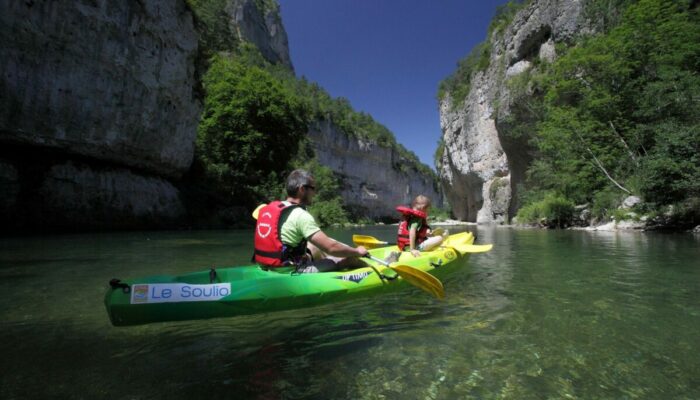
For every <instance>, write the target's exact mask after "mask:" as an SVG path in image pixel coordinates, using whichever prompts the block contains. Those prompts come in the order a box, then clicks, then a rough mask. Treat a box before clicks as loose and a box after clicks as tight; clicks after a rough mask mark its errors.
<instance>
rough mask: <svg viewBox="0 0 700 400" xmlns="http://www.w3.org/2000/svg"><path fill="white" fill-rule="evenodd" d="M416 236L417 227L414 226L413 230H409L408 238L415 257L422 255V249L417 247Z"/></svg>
mask: <svg viewBox="0 0 700 400" xmlns="http://www.w3.org/2000/svg"><path fill="white" fill-rule="evenodd" d="M416 236H417V232H416V227H415V226H413V227H411V230H410V231H408V239H409V240H410V246H411V254H413V256H414V257H418V256H419V255H420V251H418V249H416Z"/></svg>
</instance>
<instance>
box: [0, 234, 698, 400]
mask: <svg viewBox="0 0 700 400" xmlns="http://www.w3.org/2000/svg"><path fill="white" fill-rule="evenodd" d="M459 229H460V228H457V229H454V228H451V230H453V231H455V230H459ZM461 229H462V230H463V229H465V228H461ZM469 229H471V230H473V231H474V232H476V233H477V243H493V244H494V248H493V250H492V251H491V252H489V253H486V254H475V255H473V256H471V258H470V259H469V261H468V263H466V265H465V266H464V267H463V268H461V269H459V270H458V271H456V272H454V273H452V274H451V275H449V276H447V277H444V278H443V279H442V280H443V283H444V285H445V291H446V294H447V298H446V300H445V301H438V300H434V299H432V298H431V297H430V296H428V295H426V294H425V293H423V292H421V291H419V290H418V289H414V288H412V287H407V288H406V290H403V291H399V292H396V293H391V294H387V295H382V296H378V297H371V298H365V299H359V300H356V301H348V302H343V303H338V304H332V305H328V306H323V307H316V308H310V309H305V310H301V311H289V312H277V313H269V314H263V315H256V316H246V317H237V318H229V319H215V320H203V321H188V322H178V323H160V324H152V325H144V326H136V327H121V328H115V327H112V326H111V325H110V323H109V320H108V318H107V314H106V312H105V309H104V306H103V297H104V293H105V291H106V290H107V282H108V281H109V279H111V278H113V277H118V278H122V279H123V278H130V277H138V276H145V275H156V274H179V273H185V272H191V271H195V270H201V269H206V268H209V267H211V266H212V265H213V266H231V265H243V264H246V263H248V260H249V259H250V252H251V244H252V233H251V232H250V231H196V232H135V233H134V232H129V233H110V234H84V235H61V236H46V237H22V238H4V239H0V302H1V303H0V304H2V309H1V310H0V350H1V352H0V373H1V378H0V379H1V382H0V398H3V399H25V398H42V399H43V398H84V399H95V398H110V399H151V398H168V399H194V398H207V399H225V398H231V399H245V398H259V399H287V398H289V399H292V398H311V399H468V398H475V399H550V398H551V399H564V398H569V399H577V398H578V399H597V398H606V399H634V398H643V399H671V398H673V399H698V398H700V356H699V354H700V335H699V332H700V235H693V234H659V233H625V232H620V233H609V232H580V231H541V230H514V229H508V228H482V227H478V228H477V227H470V228H469ZM328 232H329V233H330V234H331V235H332V236H334V237H336V238H338V239H341V240H345V241H348V242H349V241H350V237H351V235H352V234H353V233H364V234H370V235H374V236H377V237H379V238H382V239H387V240H391V239H392V235H393V234H394V232H395V227H390V226H387V227H372V228H362V229H361V230H360V228H355V229H352V230H348V229H345V230H330V231H328Z"/></svg>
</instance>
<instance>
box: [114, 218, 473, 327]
mask: <svg viewBox="0 0 700 400" xmlns="http://www.w3.org/2000/svg"><path fill="white" fill-rule="evenodd" d="M473 241H474V237H473V235H472V234H471V233H470V232H464V233H460V234H456V235H453V236H450V237H449V238H448V240H447V241H446V243H445V246H444V247H440V248H438V249H435V250H433V251H429V252H423V253H422V254H421V256H420V257H413V256H412V255H411V254H409V253H402V255H401V258H400V259H399V261H398V262H397V263H395V264H393V265H408V266H410V267H413V268H416V269H420V270H422V271H424V272H429V273H430V274H433V275H435V276H437V277H439V276H441V275H443V274H444V273H446V272H449V271H450V270H454V269H456V268H458V267H459V266H461V265H464V264H465V263H466V258H467V256H468V254H460V253H459V252H457V251H456V250H455V248H453V247H450V246H449V245H450V244H468V245H470V244H472V243H473ZM391 251H397V247H396V246H387V247H383V248H377V249H372V250H370V253H371V254H372V255H373V256H375V257H378V258H383V257H385V256H386V255H388V254H389V252H391ZM366 262H367V264H368V267H364V268H359V269H355V270H348V271H333V272H323V273H314V274H297V273H294V272H293V270H292V269H291V268H282V269H276V270H272V271H266V270H263V269H261V268H260V267H259V266H257V265H251V266H242V267H229V268H217V269H215V270H205V271H200V272H194V273H190V274H185V275H179V276H151V277H146V278H139V279H133V280H127V281H126V282H121V281H119V282H114V281H113V282H112V283H114V284H113V285H112V286H111V287H110V289H109V290H108V291H107V293H106V295H105V300H104V302H105V306H106V308H107V313H108V315H109V318H110V321H111V322H112V324H113V325H115V326H126V325H140V324H147V323H152V322H164V321H183V320H193V319H206V318H219V317H233V316H239V315H250V314H258V313H265V312H272V311H283V310H291V309H297V308H305V307H312V306H317V305H323V304H328V303H333V302H338V301H343V300H348V299H354V298H358V297H364V296H369V295H376V294H379V293H384V292H390V291H394V290H400V289H402V288H407V287H410V284H408V283H407V282H405V281H404V280H403V278H401V277H398V276H397V275H396V273H395V272H393V271H392V270H390V269H388V268H386V267H384V266H382V265H381V264H378V263H376V262H373V261H370V260H366Z"/></svg>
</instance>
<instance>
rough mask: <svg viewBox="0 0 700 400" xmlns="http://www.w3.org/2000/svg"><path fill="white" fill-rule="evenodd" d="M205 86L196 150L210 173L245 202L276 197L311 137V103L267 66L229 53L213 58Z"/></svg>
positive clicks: (224, 188)
mask: <svg viewBox="0 0 700 400" xmlns="http://www.w3.org/2000/svg"><path fill="white" fill-rule="evenodd" d="M204 88H205V90H206V93H207V96H206V99H205V102H204V111H203V113H202V119H201V122H200V125H199V129H198V133H197V152H198V156H199V157H200V158H201V160H202V161H203V162H204V165H205V167H206V171H207V175H208V176H209V177H210V178H213V179H214V180H215V181H216V182H218V187H219V189H220V190H223V191H224V192H225V193H226V194H227V195H229V196H231V198H232V199H236V200H239V201H241V203H243V204H251V203H252V202H256V201H259V200H263V199H269V198H271V197H274V196H275V195H276V194H277V192H278V190H277V188H279V185H280V182H282V181H283V180H284V177H285V175H286V172H288V171H289V162H290V161H291V160H292V157H293V156H294V155H295V154H296V152H297V148H298V145H299V142H300V140H301V139H302V138H303V137H304V136H305V135H306V132H307V129H308V115H309V111H308V104H307V103H306V102H305V101H304V100H303V99H300V98H299V97H298V96H296V95H295V94H294V93H293V92H291V91H289V90H288V89H287V88H286V87H285V86H284V85H282V84H281V83H280V82H279V80H278V79H276V78H275V77H273V76H272V75H271V74H270V73H269V72H267V71H265V70H264V69H261V68H257V67H252V66H249V65H245V64H244V63H242V62H240V61H237V60H236V59H232V58H230V57H226V56H217V57H215V58H214V59H213V61H212V63H211V67H210V68H209V70H208V71H207V73H206V74H205V75H204ZM239 204H240V203H239Z"/></svg>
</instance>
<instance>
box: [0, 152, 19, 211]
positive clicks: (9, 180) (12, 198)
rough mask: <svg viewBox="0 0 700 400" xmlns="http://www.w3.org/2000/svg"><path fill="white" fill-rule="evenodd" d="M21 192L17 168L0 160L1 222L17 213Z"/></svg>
mask: <svg viewBox="0 0 700 400" xmlns="http://www.w3.org/2000/svg"><path fill="white" fill-rule="evenodd" d="M19 190H20V184H19V175H18V173H17V168H15V167H14V165H12V163H10V162H7V161H5V160H2V159H0V220H3V219H9V217H10V216H11V215H12V214H14V213H15V212H16V210H17V200H18V198H19Z"/></svg>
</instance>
